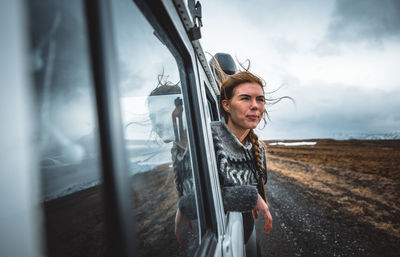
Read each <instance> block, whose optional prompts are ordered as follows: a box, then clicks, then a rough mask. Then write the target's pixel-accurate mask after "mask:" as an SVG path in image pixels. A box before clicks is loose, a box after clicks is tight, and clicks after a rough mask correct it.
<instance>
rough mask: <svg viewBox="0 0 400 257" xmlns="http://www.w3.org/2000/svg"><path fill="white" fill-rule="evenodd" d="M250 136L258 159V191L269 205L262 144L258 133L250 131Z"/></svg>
mask: <svg viewBox="0 0 400 257" xmlns="http://www.w3.org/2000/svg"><path fill="white" fill-rule="evenodd" d="M248 136H249V139H250V142H251V144H252V145H253V154H254V156H255V158H256V160H255V161H256V167H257V171H258V173H259V177H258V182H257V190H258V193H259V194H260V196H261V197H262V199H264V201H265V202H266V203H267V204H268V201H267V193H266V191H265V184H264V167H263V163H262V151H261V149H260V144H261V142H260V141H258V136H257V134H256V133H254V130H253V129H250V132H249V135H248Z"/></svg>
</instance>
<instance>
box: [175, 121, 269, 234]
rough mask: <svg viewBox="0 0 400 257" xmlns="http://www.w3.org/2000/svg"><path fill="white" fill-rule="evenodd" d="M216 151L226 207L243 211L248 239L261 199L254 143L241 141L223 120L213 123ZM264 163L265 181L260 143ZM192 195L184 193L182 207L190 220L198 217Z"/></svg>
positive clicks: (262, 149) (181, 201) (265, 179)
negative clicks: (254, 211) (258, 190)
mask: <svg viewBox="0 0 400 257" xmlns="http://www.w3.org/2000/svg"><path fill="white" fill-rule="evenodd" d="M211 129H212V134H213V141H214V147H215V154H216V160H217V166H218V174H219V180H220V184H221V193H222V199H223V204H224V210H225V211H226V212H228V211H237V212H242V213H243V223H244V232H245V240H246V241H247V240H248V238H249V236H250V234H251V232H252V229H253V225H254V220H253V218H252V215H251V210H252V209H253V208H254V207H255V206H256V204H257V199H258V192H257V181H258V178H259V173H258V171H257V169H256V164H255V158H254V154H253V151H252V144H251V143H250V141H249V140H248V139H247V140H246V141H245V144H244V145H243V144H242V143H240V142H239V140H238V139H237V138H236V136H235V135H233V133H232V131H231V130H230V129H229V128H228V127H227V125H226V124H225V123H224V122H221V121H217V122H212V123H211ZM260 149H261V151H262V162H263V164H264V172H263V174H264V181H265V182H266V181H267V177H266V161H265V148H264V147H263V146H262V145H260ZM194 203H195V201H194V198H193V194H188V195H185V196H183V197H182V198H181V199H180V201H179V209H180V210H181V212H182V214H183V215H184V216H186V217H187V218H189V219H193V218H196V214H195V211H196V208H195V206H194Z"/></svg>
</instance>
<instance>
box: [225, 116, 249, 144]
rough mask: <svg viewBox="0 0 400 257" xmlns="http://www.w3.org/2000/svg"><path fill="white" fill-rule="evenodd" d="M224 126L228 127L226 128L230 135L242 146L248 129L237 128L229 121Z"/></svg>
mask: <svg viewBox="0 0 400 257" xmlns="http://www.w3.org/2000/svg"><path fill="white" fill-rule="evenodd" d="M226 125H228V128H230V129H231V131H232V133H233V134H234V135H235V136H236V138H237V139H238V140H239V142H240V143H242V144H243V143H244V139H245V138H246V136H247V135H248V134H249V132H250V129H243V128H238V127H237V126H235V125H234V124H233V123H232V121H231V120H230V119H229V120H228V123H227V124H226Z"/></svg>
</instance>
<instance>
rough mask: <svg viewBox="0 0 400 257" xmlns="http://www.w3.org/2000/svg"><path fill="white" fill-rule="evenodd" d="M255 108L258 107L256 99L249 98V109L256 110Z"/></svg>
mask: <svg viewBox="0 0 400 257" xmlns="http://www.w3.org/2000/svg"><path fill="white" fill-rule="evenodd" d="M257 108H258V105H257V100H256V99H252V100H250V109H251V110H256V109H257Z"/></svg>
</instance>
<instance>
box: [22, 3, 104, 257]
mask: <svg viewBox="0 0 400 257" xmlns="http://www.w3.org/2000/svg"><path fill="white" fill-rule="evenodd" d="M28 7H29V25H30V27H29V30H30V61H31V62H30V63H31V77H32V78H33V82H34V83H33V92H34V96H35V108H36V109H35V111H36V114H37V116H36V117H35V120H36V121H37V124H38V125H37V129H36V131H37V133H36V135H37V141H38V145H39V149H38V153H37V154H38V156H39V158H40V170H41V199H42V200H41V202H42V209H43V214H44V219H43V225H44V227H43V232H44V235H45V240H44V241H45V242H46V248H45V249H46V250H45V252H46V254H47V255H48V256H69V257H71V256H104V255H105V252H106V248H107V244H106V241H105V239H104V238H105V237H104V235H105V233H104V219H103V199H102V194H101V187H102V180H101V167H100V165H99V151H98V149H99V141H98V126H97V119H96V108H95V97H94V90H93V81H92V79H91V78H92V75H91V70H90V63H89V60H90V59H89V51H88V48H87V45H88V38H87V32H86V21H85V16H84V8H83V3H82V1H77V0H72V1H61V0H59V1H53V0H51V1H50V0H34V1H29V3H28Z"/></svg>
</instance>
